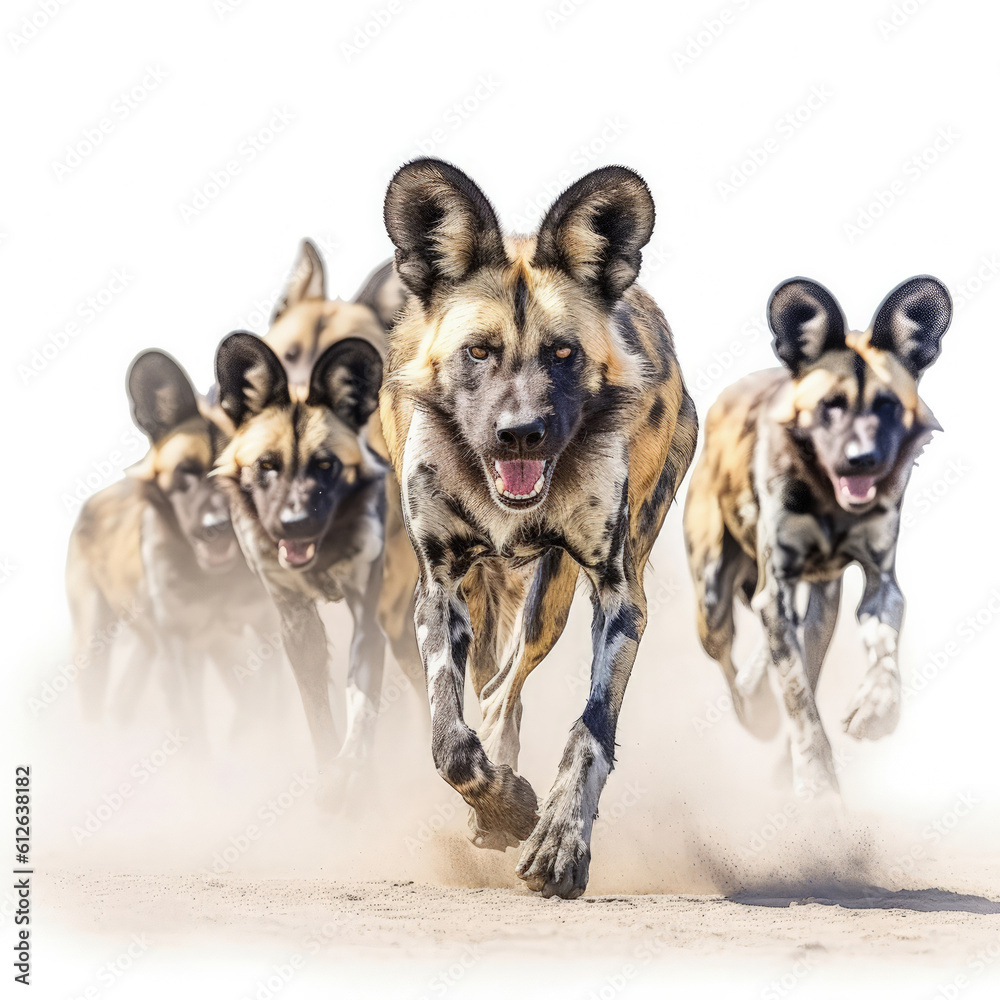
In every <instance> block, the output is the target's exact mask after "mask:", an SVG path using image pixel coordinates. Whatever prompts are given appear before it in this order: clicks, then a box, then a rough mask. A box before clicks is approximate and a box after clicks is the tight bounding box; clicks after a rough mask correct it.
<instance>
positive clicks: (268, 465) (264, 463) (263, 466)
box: [257, 458, 278, 472]
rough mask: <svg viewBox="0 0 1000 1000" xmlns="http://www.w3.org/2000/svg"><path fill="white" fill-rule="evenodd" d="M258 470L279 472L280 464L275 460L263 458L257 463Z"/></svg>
mask: <svg viewBox="0 0 1000 1000" xmlns="http://www.w3.org/2000/svg"><path fill="white" fill-rule="evenodd" d="M257 468H258V469H260V471H261V472H277V470H278V463H277V461H276V460H275V459H273V458H262V459H260V461H259V462H258V463H257Z"/></svg>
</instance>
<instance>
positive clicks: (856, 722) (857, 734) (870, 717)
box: [844, 567, 905, 740]
mask: <svg viewBox="0 0 1000 1000" xmlns="http://www.w3.org/2000/svg"><path fill="white" fill-rule="evenodd" d="M904 606H905V605H904V600H903V593H902V591H901V590H900V589H899V584H898V583H896V575H895V573H894V572H893V570H892V569H891V568H890V569H889V570H887V571H880V570H878V569H877V568H868V567H866V568H865V593H864V596H863V597H862V598H861V603H860V604H859V605H858V621H859V622H860V623H861V637H862V639H863V640H864V643H865V648H866V649H867V651H868V672H867V673H866V674H865V678H864V680H863V681H862V682H861V686H860V687H859V688H858V691H857V693H856V694H855V695H854V698H853V699H852V700H851V703H850V705H849V706H848V709H847V715H846V716H845V717H844V729H845V730H846V732H847V733H848V735H849V736H853V737H854V738H855V739H858V740H877V739H878V738H879V737H881V736H887V735H888V734H889V733H891V732H892V731H893V730H894V729H895V728H896V724H897V723H898V722H899V704H900V700H901V696H902V690H901V684H900V679H899V660H898V655H899V652H898V650H899V632H900V628H901V627H902V624H903V609H904Z"/></svg>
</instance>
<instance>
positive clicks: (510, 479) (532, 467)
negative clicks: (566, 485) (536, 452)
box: [497, 458, 545, 496]
mask: <svg viewBox="0 0 1000 1000" xmlns="http://www.w3.org/2000/svg"><path fill="white" fill-rule="evenodd" d="M497 468H498V469H499V471H500V478H501V479H502V480H503V488H504V489H505V490H506V491H507V492H508V493H513V494H514V496H524V495H525V494H527V493H530V492H531V491H532V490H533V489H534V488H535V483H537V482H538V477H539V476H540V475H541V474H542V473H543V472H544V471H545V463H544V462H529V461H527V460H526V459H523V458H518V459H515V460H514V461H513V462H499V461H498V462H497Z"/></svg>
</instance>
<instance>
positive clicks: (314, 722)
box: [274, 592, 340, 774]
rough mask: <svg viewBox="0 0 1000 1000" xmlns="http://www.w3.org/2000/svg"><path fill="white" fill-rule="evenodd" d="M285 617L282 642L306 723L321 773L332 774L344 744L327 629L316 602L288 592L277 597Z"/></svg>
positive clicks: (279, 612)
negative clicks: (333, 704) (334, 707)
mask: <svg viewBox="0 0 1000 1000" xmlns="http://www.w3.org/2000/svg"><path fill="white" fill-rule="evenodd" d="M274 600H275V604H276V606H277V608H278V614H279V616H280V618H281V641H282V645H284V647H285V652H286V654H287V655H288V661H289V663H291V665H292V672H293V673H294V674H295V682H296V683H297V684H298V686H299V694H300V695H301V696H302V707H303V709H305V713H306V722H307V723H308V724H309V733H310V735H311V736H312V742H313V749H314V750H315V753H316V765H317V767H318V768H319V770H320V773H321V774H324V773H326V772H327V771H328V769H329V767H330V763H331V762H332V761H333V759H334V758H335V757H336V755H337V750H338V749H339V747H340V744H339V742H338V740H337V731H336V727H335V726H334V722H333V713H332V712H331V710H330V691H329V687H328V675H329V668H328V665H327V660H328V654H327V644H326V629H325V628H324V626H323V622H322V620H321V619H320V616H319V611H318V610H317V608H316V602H315V601H312V600H310V599H309V598H307V597H305V596H302V595H299V594H291V593H286V592H279V593H277V594H275V598H274Z"/></svg>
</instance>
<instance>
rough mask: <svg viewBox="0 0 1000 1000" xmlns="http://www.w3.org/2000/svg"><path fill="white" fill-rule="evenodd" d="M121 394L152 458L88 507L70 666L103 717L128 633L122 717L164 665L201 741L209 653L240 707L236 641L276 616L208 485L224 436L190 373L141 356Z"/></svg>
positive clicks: (166, 360)
mask: <svg viewBox="0 0 1000 1000" xmlns="http://www.w3.org/2000/svg"><path fill="white" fill-rule="evenodd" d="M127 391H128V397H129V401H130V404H131V409H132V416H133V419H134V420H135V422H136V424H137V425H138V426H139V427H140V428H141V429H142V430H143V431H144V432H145V434H146V435H147V437H148V438H149V441H150V450H149V452H148V454H147V455H146V457H145V458H144V459H143V460H142V461H141V462H139V463H138V465H136V466H133V467H132V468H131V469H129V470H128V474H127V476H126V478H125V479H123V480H122V481H120V482H117V483H114V484H112V485H111V486H109V487H107V488H106V489H104V490H101V491H100V492H99V493H96V494H94V496H92V497H90V498H89V499H88V500H87V501H86V503H85V504H84V506H83V509H82V510H81V511H80V516H79V518H78V520H77V522H76V525H75V526H74V528H73V533H72V535H71V537H70V545H69V556H68V560H67V567H66V581H67V594H68V597H69V603H70V611H71V614H72V618H73V637H74V649H75V658H76V661H77V662H78V663H81V662H82V663H84V664H85V667H84V668H83V669H81V671H80V680H79V684H80V692H81V695H82V701H83V709H84V714H85V715H86V716H87V717H88V718H89V719H91V720H93V721H99V720H100V718H101V715H102V713H103V710H104V707H105V706H104V703H105V700H106V694H107V688H108V679H109V669H110V662H111V650H112V646H113V644H114V642H113V640H114V638H116V637H117V636H118V634H119V633H121V632H125V631H127V632H129V633H131V636H132V637H133V638H134V640H135V645H134V648H133V653H132V656H131V659H130V663H129V666H128V668H127V669H126V671H125V673H124V675H123V679H122V684H123V689H122V691H123V692H124V693H121V697H122V699H123V700H122V701H120V702H119V704H118V706H117V711H118V713H119V714H120V715H126V716H127V715H128V714H129V713H130V712H131V709H132V707H133V703H134V700H135V698H137V697H138V695H139V693H141V688H142V684H143V682H144V680H145V678H146V676H147V675H148V673H149V670H150V667H151V665H152V664H154V663H157V664H160V665H161V667H162V668H163V670H164V672H163V681H164V685H165V689H166V693H167V697H168V701H169V702H170V708H171V710H172V713H173V715H174V717H175V721H176V722H177V723H178V724H179V725H181V727H182V729H183V730H184V731H185V732H186V733H187V735H188V736H189V738H191V739H193V740H195V741H198V740H200V739H202V738H203V737H204V723H203V719H202V708H203V706H202V699H201V685H202V667H203V665H204V661H205V659H206V657H207V658H208V659H209V660H211V661H213V662H214V664H215V665H216V667H218V668H219V671H220V675H221V677H222V679H223V681H224V682H225V683H226V684H227V686H228V687H229V690H230V692H231V693H232V694H233V695H234V697H235V698H236V700H237V703H238V707H239V705H240V704H244V703H245V701H246V692H244V691H241V690H240V689H239V686H238V684H237V683H236V678H235V675H234V674H233V672H232V668H233V666H234V665H236V664H238V663H239V662H241V660H245V659H246V655H247V647H248V644H247V643H246V642H245V641H242V640H243V633H244V630H245V629H247V628H250V627H251V626H253V628H254V629H256V630H260V631H262V632H263V631H267V630H268V626H269V624H270V623H271V621H272V620H273V612H272V611H271V609H270V606H269V602H268V600H267V596H266V594H265V593H264V591H263V589H262V588H261V586H260V583H259V582H258V581H257V580H256V579H255V578H254V576H253V574H252V573H251V572H250V571H249V569H248V568H247V566H246V563H245V561H244V559H243V556H242V554H241V553H240V550H239V546H238V545H237V543H236V536H235V534H234V533H233V528H232V523H231V521H230V518H229V510H228V506H227V504H226V499H225V497H224V496H223V494H222V492H221V491H220V490H219V488H218V484H217V483H216V482H215V481H214V480H212V479H211V478H209V472H210V470H211V468H212V464H213V462H214V460H215V457H216V456H217V455H218V453H219V450H220V448H221V446H222V445H223V443H224V437H223V433H222V431H221V430H220V429H219V428H218V427H217V426H216V425H215V424H214V423H213V422H212V421H211V420H209V419H208V418H207V417H206V416H204V415H203V414H202V413H201V411H200V409H199V405H198V400H197V398H196V396H195V392H194V389H193V388H192V386H191V383H190V381H189V379H188V377H187V375H186V374H185V373H184V371H183V370H182V369H181V367H180V366H179V365H178V364H177V362H176V361H174V360H173V358H171V357H170V356H169V355H167V354H164V353H162V352H160V351H144V352H143V353H142V354H140V355H139V356H138V357H137V358H136V359H135V361H133V362H132V366H131V367H130V369H129V373H128V378H127ZM244 714H245V713H244ZM240 721H241V716H239V715H238V716H237V722H238V723H239V722H240ZM244 721H245V720H244Z"/></svg>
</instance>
